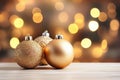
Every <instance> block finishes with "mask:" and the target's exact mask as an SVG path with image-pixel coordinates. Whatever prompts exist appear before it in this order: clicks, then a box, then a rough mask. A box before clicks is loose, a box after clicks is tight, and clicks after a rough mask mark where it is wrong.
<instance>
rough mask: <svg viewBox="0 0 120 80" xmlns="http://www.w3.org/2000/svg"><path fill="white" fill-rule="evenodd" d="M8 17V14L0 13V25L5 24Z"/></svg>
mask: <svg viewBox="0 0 120 80" xmlns="http://www.w3.org/2000/svg"><path fill="white" fill-rule="evenodd" d="M7 17H8V14H7V13H6V12H1V13H0V23H2V22H5V21H6V19H7Z"/></svg>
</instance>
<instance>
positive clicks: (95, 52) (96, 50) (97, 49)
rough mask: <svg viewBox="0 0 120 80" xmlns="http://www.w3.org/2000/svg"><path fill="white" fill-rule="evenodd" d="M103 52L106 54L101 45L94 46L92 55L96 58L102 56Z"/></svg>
mask: <svg viewBox="0 0 120 80" xmlns="http://www.w3.org/2000/svg"><path fill="white" fill-rule="evenodd" d="M103 54H104V52H103V49H102V48H100V47H94V48H93V49H92V56H93V57H94V58H100V57H102V56H103Z"/></svg>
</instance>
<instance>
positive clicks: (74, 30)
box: [68, 23, 79, 34]
mask: <svg viewBox="0 0 120 80" xmlns="http://www.w3.org/2000/svg"><path fill="white" fill-rule="evenodd" d="M78 30H79V29H78V26H77V25H76V24H75V23H72V24H70V25H69V27H68V31H69V32H70V33H71V34H75V33H77V32H78Z"/></svg>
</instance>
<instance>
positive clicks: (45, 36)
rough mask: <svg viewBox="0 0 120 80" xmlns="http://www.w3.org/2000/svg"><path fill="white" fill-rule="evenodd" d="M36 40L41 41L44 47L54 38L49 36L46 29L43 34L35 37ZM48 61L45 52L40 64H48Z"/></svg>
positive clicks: (40, 43)
mask: <svg viewBox="0 0 120 80" xmlns="http://www.w3.org/2000/svg"><path fill="white" fill-rule="evenodd" d="M35 41H36V42H37V43H39V45H40V46H41V47H42V49H44V47H45V46H46V45H47V44H48V43H49V42H50V41H52V38H50V37H49V33H48V31H45V32H44V33H43V34H42V36H39V37H37V38H36V39H35ZM47 64H48V63H47V61H46V59H45V55H44V52H43V53H42V58H41V61H40V65H47Z"/></svg>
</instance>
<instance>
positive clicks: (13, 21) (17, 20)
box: [9, 15, 24, 28]
mask: <svg viewBox="0 0 120 80" xmlns="http://www.w3.org/2000/svg"><path fill="white" fill-rule="evenodd" d="M9 21H10V23H11V24H13V25H14V27H15V28H22V27H23V26H24V21H23V19H22V18H20V17H18V16H17V15H12V16H10V18H9Z"/></svg>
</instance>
